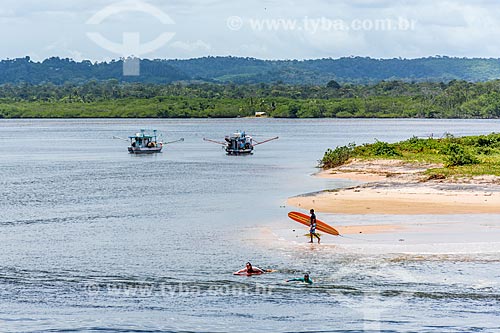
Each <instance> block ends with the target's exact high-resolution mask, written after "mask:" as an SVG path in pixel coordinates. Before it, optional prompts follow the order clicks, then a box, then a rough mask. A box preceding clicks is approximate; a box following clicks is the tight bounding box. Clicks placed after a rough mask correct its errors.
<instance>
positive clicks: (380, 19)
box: [0, 0, 500, 61]
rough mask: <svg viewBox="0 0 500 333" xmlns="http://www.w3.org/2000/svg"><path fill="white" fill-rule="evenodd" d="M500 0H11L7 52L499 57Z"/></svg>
mask: <svg viewBox="0 0 500 333" xmlns="http://www.w3.org/2000/svg"><path fill="white" fill-rule="evenodd" d="M499 41H500V0H468V1H467V0H452V1H433V0H399V1H398V0H392V1H389V0H336V1H333V0H310V1H296V0H280V1H278V0H255V1H243V0H233V1H222V0H167V1H163V0H144V1H142V0H127V1H122V0H118V1H115V0H66V1H62V0H60V1H56V0H44V1H39V0H38V1H36V0H2V1H1V6H0V45H1V47H0V59H7V58H10V59H12V58H18V57H25V56H30V57H31V58H32V59H33V60H35V61H40V60H43V59H45V58H48V57H52V56H58V57H62V58H72V59H74V60H77V61H81V60H85V59H88V60H92V61H108V60H111V59H118V58H120V57H127V56H138V57H140V58H149V59H157V58H161V59H172V58H178V59H185V58H196V57H203V56H228V55H231V56H240V57H254V58H260V59H299V60H301V59H318V58H339V57H349V56H369V57H373V58H398V57H401V58H419V57H427V56H436V55H445V56H453V57H486V58H490V57H491V58H500V42H499Z"/></svg>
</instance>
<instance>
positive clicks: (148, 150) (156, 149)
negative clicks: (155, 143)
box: [128, 147, 163, 154]
mask: <svg viewBox="0 0 500 333" xmlns="http://www.w3.org/2000/svg"><path fill="white" fill-rule="evenodd" d="M162 148H163V147H153V148H140V147H128V152H129V153H130V154H155V153H161V149H162Z"/></svg>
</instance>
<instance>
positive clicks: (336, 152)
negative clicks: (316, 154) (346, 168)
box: [319, 143, 356, 169]
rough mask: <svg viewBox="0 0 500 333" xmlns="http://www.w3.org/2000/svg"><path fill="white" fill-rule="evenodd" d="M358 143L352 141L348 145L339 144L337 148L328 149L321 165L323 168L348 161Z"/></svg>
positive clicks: (333, 166) (320, 162)
mask: <svg viewBox="0 0 500 333" xmlns="http://www.w3.org/2000/svg"><path fill="white" fill-rule="evenodd" d="M355 147H356V145H355V144H354V143H350V144H348V145H347V146H337V147H336V148H335V149H333V150H332V149H328V150H327V151H326V152H325V155H323V158H322V159H321V160H320V161H319V166H320V167H321V168H323V169H329V168H335V167H337V166H340V165H342V164H344V163H346V162H347V161H348V160H349V159H350V158H351V157H352V154H353V151H354V148H355Z"/></svg>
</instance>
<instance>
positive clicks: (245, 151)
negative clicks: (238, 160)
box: [226, 149, 253, 155]
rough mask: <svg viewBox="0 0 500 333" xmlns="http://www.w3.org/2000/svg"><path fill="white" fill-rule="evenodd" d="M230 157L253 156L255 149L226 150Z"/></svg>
mask: <svg viewBox="0 0 500 333" xmlns="http://www.w3.org/2000/svg"><path fill="white" fill-rule="evenodd" d="M226 153H227V154H228V155H250V154H253V149H226Z"/></svg>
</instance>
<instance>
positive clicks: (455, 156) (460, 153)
mask: <svg viewBox="0 0 500 333" xmlns="http://www.w3.org/2000/svg"><path fill="white" fill-rule="evenodd" d="M442 153H444V154H445V155H446V158H445V166H446V167H453V166H461V165H469V164H477V163H479V160H478V159H477V158H476V157H475V156H474V155H472V153H470V152H469V151H468V150H466V149H465V148H464V147H463V146H461V145H459V144H457V143H450V144H448V145H447V146H445V148H444V149H443V151H442Z"/></svg>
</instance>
